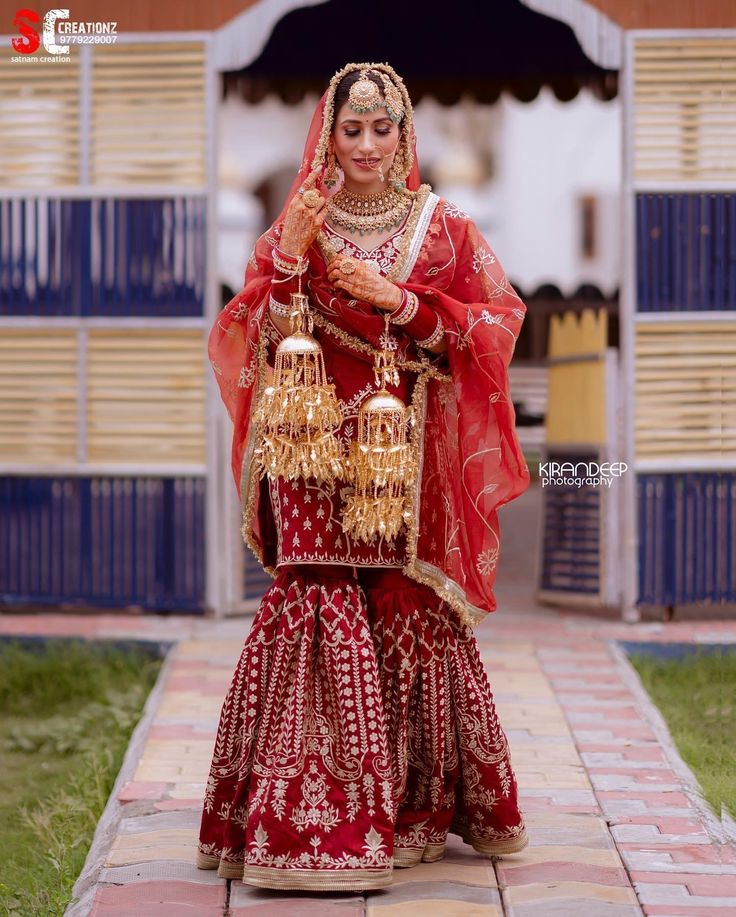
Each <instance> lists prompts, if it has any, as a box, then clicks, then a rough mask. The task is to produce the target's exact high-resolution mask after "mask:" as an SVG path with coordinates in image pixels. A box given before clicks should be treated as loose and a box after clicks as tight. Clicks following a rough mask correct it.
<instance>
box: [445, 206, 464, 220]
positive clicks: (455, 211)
mask: <svg viewBox="0 0 736 917" xmlns="http://www.w3.org/2000/svg"><path fill="white" fill-rule="evenodd" d="M444 212H445V213H446V214H447V216H448V217H458V218H459V219H461V220H469V219H470V217H469V216H468V214H467V213H466V212H465V211H464V210H461V209H460V208H459V207H458V206H457V205H456V204H452V203H451V202H450V201H445V209H444Z"/></svg>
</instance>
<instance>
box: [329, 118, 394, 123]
mask: <svg viewBox="0 0 736 917" xmlns="http://www.w3.org/2000/svg"><path fill="white" fill-rule="evenodd" d="M390 120H391V119H390V118H388V117H384V118H376V120H375V121H373V122H371V123H372V124H378V123H379V122H381V121H390ZM362 123H363V122H362V121H361V120H360V119H359V118H345V119H344V120H343V121H341V122H340V124H362Z"/></svg>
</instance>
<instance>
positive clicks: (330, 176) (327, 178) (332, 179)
mask: <svg viewBox="0 0 736 917" xmlns="http://www.w3.org/2000/svg"><path fill="white" fill-rule="evenodd" d="M326 165H327V168H326V169H325V175H324V182H325V184H326V185H327V187H328V188H332V187H333V186H334V185H336V184H337V182H338V179H339V177H338V174H337V169H338V165H337V157H336V156H335V151H334V149H333V148H332V145H330V147H329V148H328V150H327V163H326Z"/></svg>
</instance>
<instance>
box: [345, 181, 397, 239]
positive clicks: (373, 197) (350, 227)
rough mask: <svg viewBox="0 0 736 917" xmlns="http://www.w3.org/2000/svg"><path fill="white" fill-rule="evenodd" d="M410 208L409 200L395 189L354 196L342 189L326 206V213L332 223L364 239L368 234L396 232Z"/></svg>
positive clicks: (351, 192) (352, 193)
mask: <svg viewBox="0 0 736 917" xmlns="http://www.w3.org/2000/svg"><path fill="white" fill-rule="evenodd" d="M410 207H411V198H410V197H408V196H407V195H405V194H402V193H401V192H400V191H396V190H395V189H394V188H386V189H385V190H384V191H379V192H378V193H377V194H355V193H354V192H353V191H348V190H347V188H341V189H340V190H339V191H338V192H337V194H335V195H334V197H331V198H330V199H329V201H328V202H327V213H328V215H329V217H330V221H331V222H332V223H335V224H336V225H338V226H342V227H343V228H344V229H347V231H348V232H350V233H360V235H361V236H364V235H365V234H366V233H369V232H382V231H384V230H387V229H393V228H394V227H396V228H398V227H399V226H401V224H402V223H403V222H404V218H405V217H406V214H407V213H408V211H409V208H410Z"/></svg>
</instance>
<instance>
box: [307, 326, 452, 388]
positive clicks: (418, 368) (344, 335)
mask: <svg viewBox="0 0 736 917" xmlns="http://www.w3.org/2000/svg"><path fill="white" fill-rule="evenodd" d="M313 318H314V324H315V325H317V327H318V328H321V329H322V330H323V331H326V332H327V333H328V334H330V335H332V337H334V338H336V339H337V340H338V341H340V343H341V344H344V345H345V346H346V347H349V348H350V349H351V350H355V351H356V352H357V353H365V354H369V355H370V356H371V357H373V358H374V359H375V357H376V355H377V354H379V353H380V352H381V351H379V350H376V349H375V347H371V345H370V344H368V343H367V342H366V341H361V340H360V338H356V337H354V336H353V335H352V334H348V332H347V331H343V330H342V328H338V327H337V325H333V323H332V322H331V321H330V320H329V319H328V318H326V317H325V316H324V315H322V313H321V312H314V313H313ZM396 366H397V368H398V369H403V370H405V371H406V372H412V373H420V374H422V375H426V376H427V377H428V378H431V379H437V381H438V382H452V376H448V375H447V374H446V373H441V372H440V371H439V370H438V369H435V367H434V366H432V364H431V363H430V362H429V360H428V359H427V358H425V359H424V360H422V361H418V360H397V361H396Z"/></svg>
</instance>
